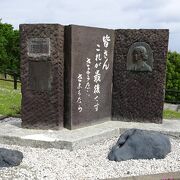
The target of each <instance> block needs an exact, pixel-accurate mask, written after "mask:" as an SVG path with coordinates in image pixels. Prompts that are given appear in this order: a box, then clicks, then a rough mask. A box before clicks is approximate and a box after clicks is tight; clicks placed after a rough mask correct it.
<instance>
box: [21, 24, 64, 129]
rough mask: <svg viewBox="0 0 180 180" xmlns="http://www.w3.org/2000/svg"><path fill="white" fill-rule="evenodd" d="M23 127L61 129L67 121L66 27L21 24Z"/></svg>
mask: <svg viewBox="0 0 180 180" xmlns="http://www.w3.org/2000/svg"><path fill="white" fill-rule="evenodd" d="M20 36H21V82H22V126H23V127H25V128H39V129H59V128H60V127H63V119H64V27H63V26H62V25H59V24H22V25H20Z"/></svg>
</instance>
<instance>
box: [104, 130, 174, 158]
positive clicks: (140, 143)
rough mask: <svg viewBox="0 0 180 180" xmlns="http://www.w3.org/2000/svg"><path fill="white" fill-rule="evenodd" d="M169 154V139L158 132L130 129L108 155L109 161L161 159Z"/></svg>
mask: <svg viewBox="0 0 180 180" xmlns="http://www.w3.org/2000/svg"><path fill="white" fill-rule="evenodd" d="M169 152H171V143H170V141H169V138H168V137H167V136H165V135H163V134H161V133H159V132H152V131H145V130H139V129H130V130H127V131H125V132H124V133H123V134H122V135H121V136H120V137H119V139H118V141H117V143H116V144H115V145H114V146H113V147H112V149H111V151H110V152H109V154H108V159H109V160H111V161H126V160H129V159H153V158H155V159H163V158H165V156H166V155H167V154H168V153H169Z"/></svg>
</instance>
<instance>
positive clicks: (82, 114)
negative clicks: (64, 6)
mask: <svg viewBox="0 0 180 180" xmlns="http://www.w3.org/2000/svg"><path fill="white" fill-rule="evenodd" d="M113 50H114V30H110V29H102V28H93V27H85V26H76V25H70V26H67V27H66V28H65V77H66V78H65V92H66V95H65V109H66V110H65V127H67V128H69V129H74V128H78V127H82V126H87V125H91V124H95V123H98V122H104V121H107V120H110V119H111V102H112V71H113Z"/></svg>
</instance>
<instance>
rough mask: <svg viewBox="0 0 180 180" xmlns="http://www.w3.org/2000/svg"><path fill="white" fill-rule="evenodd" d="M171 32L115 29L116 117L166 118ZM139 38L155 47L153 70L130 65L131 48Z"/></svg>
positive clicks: (157, 120) (159, 120) (145, 120)
mask: <svg viewBox="0 0 180 180" xmlns="http://www.w3.org/2000/svg"><path fill="white" fill-rule="evenodd" d="M168 36H169V31H168V30H163V29H162V30H159V29H154V30H151V29H139V30H134V29H132V30H123V29H119V30H116V31H115V50H114V69H113V98H112V117H113V120H123V121H139V122H154V123H161V122H162V113H163V102H164V86H165V70H166V55H167V50H168ZM138 42H141V44H143V43H146V44H148V45H149V47H150V49H151V50H152V56H153V62H151V63H152V64H151V67H152V71H134V70H129V69H128V67H127V65H128V62H127V61H128V52H129V49H130V48H131V47H132V45H133V44H134V43H137V44H139V43H138ZM146 50H147V51H150V50H148V48H146ZM147 53H150V52H147Z"/></svg>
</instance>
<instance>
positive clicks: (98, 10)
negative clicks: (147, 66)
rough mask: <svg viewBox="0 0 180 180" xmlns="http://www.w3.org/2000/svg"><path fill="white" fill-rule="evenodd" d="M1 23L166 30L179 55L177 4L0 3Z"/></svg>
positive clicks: (114, 0) (148, 0)
mask: <svg viewBox="0 0 180 180" xmlns="http://www.w3.org/2000/svg"><path fill="white" fill-rule="evenodd" d="M0 9H1V11H0V18H2V22H4V23H10V24H12V25H13V26H14V27H15V28H16V29H18V28H19V24H23V23H59V24H63V25H68V24H77V25H86V26H94V27H102V28H110V29H141V28H145V29H152V28H153V29H169V30H170V37H169V50H171V51H177V52H180V0H0Z"/></svg>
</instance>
